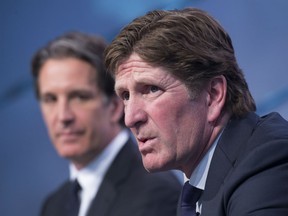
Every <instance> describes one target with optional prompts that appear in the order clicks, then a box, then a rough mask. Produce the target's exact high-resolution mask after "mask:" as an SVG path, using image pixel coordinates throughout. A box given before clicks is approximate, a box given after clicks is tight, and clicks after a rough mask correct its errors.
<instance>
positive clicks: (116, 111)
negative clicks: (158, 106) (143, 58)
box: [32, 32, 181, 216]
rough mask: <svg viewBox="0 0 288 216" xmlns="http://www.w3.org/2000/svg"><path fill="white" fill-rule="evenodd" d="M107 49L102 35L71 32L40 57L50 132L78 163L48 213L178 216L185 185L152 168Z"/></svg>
mask: <svg viewBox="0 0 288 216" xmlns="http://www.w3.org/2000/svg"><path fill="white" fill-rule="evenodd" d="M105 47H106V44H105V42H104V41H103V39H101V38H100V37H96V36H92V35H88V34H84V33H80V32H70V33H67V34H64V35H62V36H60V37H58V38H56V39H54V40H53V41H51V42H50V43H48V44H47V45H46V46H44V47H43V48H41V49H40V50H39V51H38V52H37V53H36V54H35V56H34V57H33V60H32V74H33V77H34V81H35V89H36V95H37V98H38V100H39V103H40V107H41V111H42V114H43V117H44V121H45V123H46V125H47V129H48V133H49V136H50V138H51V141H52V143H53V145H54V147H55V149H56V150H57V152H58V154H59V155H60V156H61V157H63V158H66V159H68V160H69V161H70V162H71V163H70V179H69V180H67V181H66V182H65V183H64V184H63V185H61V186H60V187H59V188H58V189H57V190H56V191H55V192H53V193H52V194H51V195H50V196H49V197H48V198H47V200H46V201H45V203H44V205H43V208H42V211H41V215H42V216H65V215H67V216H68V215H69V216H72V215H75V216H76V215H78V216H92V215H97V216H128V215H133V216H147V215H149V216H162V215H165V216H172V215H175V214H176V208H177V200H178V196H179V193H180V187H181V186H180V183H179V181H178V179H176V178H175V175H174V174H172V173H171V172H163V173H159V174H149V173H148V172H146V170H145V169H144V167H143V165H142V162H141V157H140V155H139V152H138V149H137V146H136V145H135V144H134V143H133V141H132V139H131V137H130V134H129V132H128V130H127V129H125V128H124V127H123V124H122V121H123V119H122V117H123V104H122V101H120V100H119V98H118V97H117V96H116V94H115V92H114V80H113V79H112V77H111V76H110V74H108V73H107V72H106V70H105V68H104V65H103V51H104V49H105ZM51 174H52V175H53V173H51ZM54 174H55V175H57V173H54Z"/></svg>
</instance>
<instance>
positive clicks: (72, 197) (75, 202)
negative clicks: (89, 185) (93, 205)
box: [66, 179, 82, 216]
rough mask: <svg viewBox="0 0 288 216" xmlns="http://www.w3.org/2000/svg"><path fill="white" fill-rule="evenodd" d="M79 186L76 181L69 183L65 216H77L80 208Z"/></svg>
mask: <svg viewBox="0 0 288 216" xmlns="http://www.w3.org/2000/svg"><path fill="white" fill-rule="evenodd" d="M81 189H82V188H81V186H80V184H79V182H78V181H77V179H76V180H75V181H73V182H71V183H70V185H69V195H68V199H67V206H66V215H67V216H77V215H78V212H79V208H80V199H79V192H80V191H81Z"/></svg>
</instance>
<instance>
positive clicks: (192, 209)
mask: <svg viewBox="0 0 288 216" xmlns="http://www.w3.org/2000/svg"><path fill="white" fill-rule="evenodd" d="M201 193H202V190H201V189H199V188H196V187H193V186H192V185H190V184H189V181H187V182H186V183H185V184H184V186H183V190H182V196H181V216H193V215H196V202H197V201H198V200H199V198H200V196H201Z"/></svg>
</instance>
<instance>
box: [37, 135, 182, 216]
mask: <svg viewBox="0 0 288 216" xmlns="http://www.w3.org/2000/svg"><path fill="white" fill-rule="evenodd" d="M68 184H69V183H68V182H66V183H64V185H62V186H61V187H60V188H59V189H58V190H57V191H56V192H54V193H53V194H52V195H51V196H49V197H48V199H47V200H46V202H45V203H44V205H43V208H42V211H41V216H65V214H64V213H63V211H64V203H65V201H66V200H67V193H68V192H67V191H68ZM180 190H181V184H180V182H179V180H178V179H177V178H176V176H175V175H174V174H173V173H171V172H161V173H157V174H150V173H148V172H147V171H146V170H145V169H144V167H143V165H142V160H141V158H140V154H139V152H138V149H137V146H136V144H134V143H133V142H132V141H131V140H129V141H128V143H126V145H125V146H124V147H123V148H122V149H121V151H120V152H119V153H118V155H117V157H116V158H115V160H114V162H113V163H112V165H111V167H110V168H109V170H108V171H107V173H106V175H105V177H104V180H103V182H102V184H101V186H100V188H99V191H98V193H97V195H96V197H95V198H94V200H93V202H92V204H91V207H90V209H89V212H88V216H92V215H94V216H130V215H131V216H172V215H173V216H174V215H176V209H177V200H178V198H179V194H180Z"/></svg>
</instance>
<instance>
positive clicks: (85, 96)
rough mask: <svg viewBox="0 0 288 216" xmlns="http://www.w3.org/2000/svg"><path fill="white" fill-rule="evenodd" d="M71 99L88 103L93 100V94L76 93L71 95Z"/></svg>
mask: <svg viewBox="0 0 288 216" xmlns="http://www.w3.org/2000/svg"><path fill="white" fill-rule="evenodd" d="M71 98H74V99H76V100H79V101H87V100H90V99H91V98H93V94H90V93H75V94H72V95H71Z"/></svg>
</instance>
